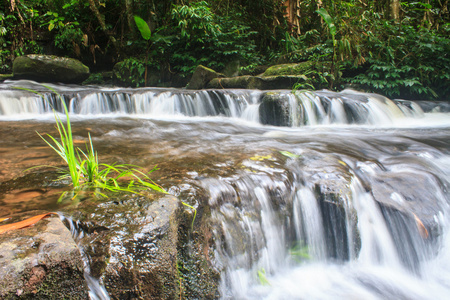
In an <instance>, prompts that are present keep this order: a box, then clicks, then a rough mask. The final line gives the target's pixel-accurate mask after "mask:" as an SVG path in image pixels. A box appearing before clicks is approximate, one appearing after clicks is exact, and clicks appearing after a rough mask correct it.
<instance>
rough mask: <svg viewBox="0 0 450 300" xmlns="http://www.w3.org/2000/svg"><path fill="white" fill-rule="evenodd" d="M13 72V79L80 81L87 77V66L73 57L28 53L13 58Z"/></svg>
mask: <svg viewBox="0 0 450 300" xmlns="http://www.w3.org/2000/svg"><path fill="white" fill-rule="evenodd" d="M13 73H14V78H15V79H30V80H36V81H41V82H62V83H81V82H83V81H84V80H86V79H87V78H88V77H89V68H88V67H87V66H85V65H84V64H82V63H81V62H80V61H79V60H76V59H73V58H67V57H58V56H54V55H38V54H29V55H24V56H19V57H17V58H16V59H15V60H14V63H13Z"/></svg>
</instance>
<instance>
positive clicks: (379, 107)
mask: <svg viewBox="0 0 450 300" xmlns="http://www.w3.org/2000/svg"><path fill="white" fill-rule="evenodd" d="M13 86H26V87H29V88H33V89H40V90H41V91H42V92H44V93H45V94H44V98H45V100H44V99H42V98H41V97H39V96H36V95H34V94H32V93H28V92H25V91H17V90H14V89H12V87H13ZM54 87H55V88H57V89H58V90H59V91H60V93H61V94H62V96H63V98H64V99H65V101H66V102H67V103H68V105H69V107H70V110H71V121H72V123H73V125H72V126H73V129H74V136H75V140H76V143H77V145H79V146H82V145H83V144H84V143H85V142H86V139H87V133H88V132H90V133H91V135H92V137H93V142H94V145H95V147H96V150H97V151H98V153H99V156H100V160H102V161H106V162H108V163H113V162H119V163H131V164H136V165H140V166H143V167H145V168H148V169H151V168H152V167H153V165H154V164H158V166H159V167H160V170H159V171H158V172H156V173H154V176H153V178H154V180H156V181H157V182H158V183H160V184H161V185H162V186H163V187H164V188H166V189H167V190H168V191H169V192H170V193H172V194H174V195H176V196H178V197H180V198H181V199H182V200H184V201H186V202H188V203H190V204H191V205H193V206H195V207H199V206H201V205H208V206H209V207H210V208H211V224H212V225H211V226H212V231H213V234H214V237H215V243H216V244H215V253H214V259H215V260H214V261H213V266H212V267H215V268H217V269H218V270H220V271H221V279H220V280H221V282H220V295H221V298H222V299H446V298H448V297H449V295H450V230H449V229H448V228H449V227H448V226H449V224H448V223H449V220H450V217H449V200H450V199H449V198H450V197H449V194H448V189H449V179H450V113H448V112H446V111H448V105H447V104H446V103H426V102H418V103H412V102H409V101H391V100H389V99H386V98H384V97H381V96H378V95H373V94H363V93H358V92H355V91H350V90H347V91H344V92H341V93H333V92H329V91H318V92H306V93H301V94H298V95H294V94H292V93H291V92H290V91H272V92H262V91H248V90H225V91H198V92H193V91H186V90H176V89H151V88H148V89H134V90H133V89H111V88H109V89H106V88H105V89H99V88H94V87H92V88H89V87H88V88H81V87H76V86H73V87H69V86H54ZM267 93H270V94H271V97H273V94H276V95H277V96H276V97H278V98H279V99H282V100H283V101H282V103H283V105H284V106H283V109H282V112H283V113H284V114H285V116H286V120H287V122H288V124H287V125H289V126H272V125H270V121H267V120H265V119H264V118H262V117H261V116H262V114H261V111H260V110H261V109H260V105H262V104H261V101H264V97H265V95H266V94H267ZM49 104H52V105H53V106H54V107H56V108H57V109H59V110H60V108H61V106H60V105H59V106H58V101H57V99H56V97H55V96H54V95H51V94H49V93H47V92H46V91H45V89H42V88H41V87H39V85H36V84H34V83H33V82H24V81H21V82H15V81H11V82H7V83H5V84H3V85H2V86H1V88H0V120H1V123H0V124H1V126H0V128H1V129H0V136H1V139H0V151H1V158H0V162H1V165H2V168H1V171H0V181H1V182H3V183H5V182H10V181H11V180H12V179H13V178H16V177H20V176H23V171H24V170H26V169H27V168H30V167H33V166H35V165H53V166H60V165H61V162H60V161H59V159H58V157H57V156H56V154H54V153H52V151H51V149H49V148H48V147H46V145H45V144H44V143H43V141H42V140H41V139H40V138H39V137H38V135H37V134H36V133H35V130H37V131H39V132H40V133H47V132H48V133H51V134H55V133H56V131H55V129H54V117H53V114H52V112H51V106H50V105H49ZM261 123H264V124H266V125H263V124H261ZM283 151H287V152H283ZM194 187H195V188H198V189H201V190H203V191H204V193H206V194H207V195H208V200H207V201H208V203H199V202H198V199H196V198H195V197H191V196H188V195H192V194H193V193H189V189H192V188H194ZM14 193H25V192H24V191H8V192H6V193H4V194H3V195H0V204H1V206H2V212H1V213H0V217H2V216H6V215H8V214H11V213H16V212H21V211H26V210H31V209H36V208H37V207H39V205H40V207H39V209H48V210H50V209H52V210H57V208H58V207H57V206H56V204H55V202H56V199H57V193H54V194H55V195H54V196H51V195H52V194H51V193H50V192H49V191H48V190H45V191H44V192H41V194H42V193H48V194H49V195H50V196H51V197H50V196H49V197H47V198H49V199H52V200H55V201H47V202H48V203H47V202H39V201H41V200H42V195H39V196H40V197H41V198H39V197H34V196H33V197H32V195H33V193H31V192H30V193H29V194H30V197H28V198H27V197H25V198H23V199H22V198H20V199H19V200H15V201H12V200H8V199H11V198H14V197H12V196H11V195H13V194H14ZM194 194H195V193H194ZM14 199H17V198H14ZM66 205H67V204H66ZM61 218H62V219H63V220H65V223H66V225H67V226H69V227H70V228H71V229H72V231H73V234H74V237H75V239H76V240H77V239H80V238H82V236H80V234H81V233H80V232H78V231H77V230H76V226H75V225H76V221H74V220H70V219H65V217H64V216H61ZM86 261H87V260H86ZM85 269H86V272H87V277H86V278H87V281H88V283H89V284H90V288H91V297H92V298H94V299H95V298H98V299H107V298H108V296H107V293H106V291H105V290H104V288H102V287H101V285H100V284H99V282H98V281H96V279H93V278H90V277H89V274H88V273H89V266H88V265H87V266H85Z"/></svg>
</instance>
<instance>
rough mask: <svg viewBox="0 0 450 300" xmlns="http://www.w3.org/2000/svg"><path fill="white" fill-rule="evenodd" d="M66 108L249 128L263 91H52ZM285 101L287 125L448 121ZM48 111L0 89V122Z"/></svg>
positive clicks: (353, 102)
mask: <svg viewBox="0 0 450 300" xmlns="http://www.w3.org/2000/svg"><path fill="white" fill-rule="evenodd" d="M21 85H25V86H26V87H27V88H29V89H31V90H38V91H40V93H41V94H43V95H44V96H45V97H44V98H45V99H43V98H41V96H39V95H37V94H33V93H31V92H26V91H19V90H14V87H17V86H21ZM52 88H54V89H56V90H58V91H59V92H60V93H61V95H62V96H63V98H64V99H65V101H66V103H67V104H68V107H69V112H70V114H71V115H74V116H80V117H82V118H104V117H134V118H159V119H160V118H166V119H172V118H174V117H214V116H221V117H228V118H236V119H242V120H245V121H250V122H254V123H259V122H260V113H261V112H260V104H261V101H263V99H264V97H265V94H266V93H267V92H264V91H257V90H202V91H186V90H180V89H178V90H177V89H160V88H151V89H150V88H147V89H134V90H127V89H123V90H119V89H92V90H87V89H81V88H78V89H77V88H75V87H67V86H55V85H53V86H52ZM269 93H270V94H274V93H278V94H279V97H280V99H284V100H281V101H285V103H286V105H287V107H288V109H287V115H288V118H289V125H290V126H294V127H295V126H304V125H308V126H317V125H349V124H360V125H370V126H383V127H386V126H395V127H397V126H416V125H417V124H423V125H425V124H429V121H430V120H429V119H430V117H429V116H430V115H432V119H433V123H434V124H436V123H437V122H439V121H444V122H445V123H444V124H445V126H447V124H448V122H446V121H448V113H443V117H442V118H438V117H437V116H438V115H439V114H438V113H436V112H432V113H424V112H423V110H422V109H421V108H420V106H419V105H417V104H415V103H411V102H400V101H397V102H394V101H392V100H390V99H387V98H385V97H382V96H380V95H375V94H364V93H360V92H356V91H352V90H345V91H343V92H341V93H333V92H329V91H318V92H302V93H299V92H296V93H294V94H292V93H291V92H290V91H285V90H284V91H283V90H281V91H271V92H269ZM52 107H56V110H58V111H60V112H61V111H62V106H61V105H60V104H59V100H58V98H57V97H56V95H52V94H51V93H49V91H48V90H46V89H45V88H43V87H42V86H40V85H39V84H37V83H34V82H30V81H17V82H15V81H11V82H9V83H8V84H5V85H3V86H0V121H1V120H4V121H7V120H29V119H36V118H37V119H45V118H47V119H49V120H51V119H52V116H53V115H52Z"/></svg>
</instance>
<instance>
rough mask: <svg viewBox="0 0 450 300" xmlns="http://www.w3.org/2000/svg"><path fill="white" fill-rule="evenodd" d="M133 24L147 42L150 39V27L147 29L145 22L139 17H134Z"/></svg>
mask: <svg viewBox="0 0 450 300" xmlns="http://www.w3.org/2000/svg"><path fill="white" fill-rule="evenodd" d="M134 22H135V23H136V26H137V28H138V29H139V31H140V32H141V36H142V38H143V39H144V40H146V41H148V40H149V39H150V38H151V37H152V31H151V30H150V27H148V24H147V22H145V21H144V20H143V19H142V18H141V17H138V16H134Z"/></svg>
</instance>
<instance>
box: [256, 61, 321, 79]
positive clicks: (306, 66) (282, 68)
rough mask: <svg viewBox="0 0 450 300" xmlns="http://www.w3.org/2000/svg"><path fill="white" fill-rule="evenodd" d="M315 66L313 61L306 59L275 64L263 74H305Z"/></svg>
mask: <svg viewBox="0 0 450 300" xmlns="http://www.w3.org/2000/svg"><path fill="white" fill-rule="evenodd" d="M314 67H315V64H314V63H313V62H311V61H305V62H302V63H299V64H282V65H275V66H272V67H270V68H268V69H267V70H266V71H265V72H264V73H263V75H262V76H279V75H305V74H307V73H308V71H311V70H312V69H313V68H314Z"/></svg>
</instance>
